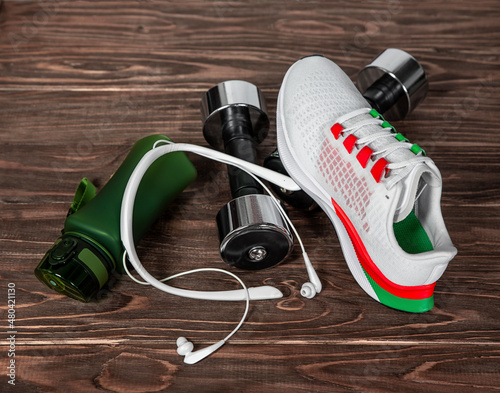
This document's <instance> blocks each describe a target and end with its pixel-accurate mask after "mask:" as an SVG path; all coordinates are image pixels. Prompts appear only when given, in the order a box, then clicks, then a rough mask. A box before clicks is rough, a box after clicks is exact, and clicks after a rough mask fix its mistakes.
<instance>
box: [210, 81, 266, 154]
mask: <svg viewBox="0 0 500 393" xmlns="http://www.w3.org/2000/svg"><path fill="white" fill-rule="evenodd" d="M230 106H244V107H247V108H248V111H249V113H250V120H251V122H252V130H253V132H254V134H253V138H254V139H255V142H256V143H257V144H259V143H261V142H262V141H263V140H264V138H265V137H266V136H267V133H268V131H269V118H268V117H267V115H266V101H265V99H264V96H263V95H262V92H261V91H260V90H259V89H258V88H257V86H255V85H253V84H251V83H249V82H245V81H240V80H231V81H225V82H221V83H219V84H218V85H216V86H214V87H212V88H211V89H210V90H208V91H207V92H206V93H205V94H203V97H202V100H201V114H202V118H203V123H204V126H203V135H204V136H205V139H206V141H207V142H208V143H209V144H210V146H212V147H214V148H216V149H218V150H221V151H224V143H223V141H222V138H221V125H222V121H221V111H223V110H225V109H226V108H228V107H230Z"/></svg>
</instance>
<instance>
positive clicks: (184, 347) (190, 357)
mask: <svg viewBox="0 0 500 393" xmlns="http://www.w3.org/2000/svg"><path fill="white" fill-rule="evenodd" d="M225 343H226V340H220V341H219V342H218V343H215V344H213V345H210V346H209V347H206V348H203V349H199V350H198V351H194V352H193V349H194V345H193V343H192V342H191V341H188V339H186V337H179V338H178V339H177V353H178V354H179V355H181V356H184V363H187V364H195V363H198V362H199V361H200V360H203V359H205V358H206V357H207V356H209V355H211V354H212V353H214V352H215V351H217V350H218V349H219V348H220V347H222V346H223V345H224V344H225Z"/></svg>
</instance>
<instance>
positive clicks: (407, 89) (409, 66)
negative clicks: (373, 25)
mask: <svg viewBox="0 0 500 393" xmlns="http://www.w3.org/2000/svg"><path fill="white" fill-rule="evenodd" d="M356 82H357V87H358V89H359V91H360V92H361V93H362V95H363V97H364V98H365V99H366V100H367V101H368V103H369V104H370V105H371V106H372V107H373V108H374V109H376V110H377V111H378V112H379V113H381V114H383V115H384V116H385V117H387V118H388V119H390V120H400V119H404V118H405V117H406V116H407V115H408V114H409V113H410V112H412V111H413V110H414V109H415V108H416V107H417V106H418V105H419V104H420V103H421V102H422V100H423V99H424V98H425V96H426V95H427V91H428V88H429V85H428V82H427V77H426V75H425V72H424V69H423V67H422V65H421V64H420V63H419V62H418V61H417V60H416V59H415V58H414V57H413V56H411V55H410V54H409V53H407V52H405V51H403V50H400V49H392V48H391V49H386V50H384V51H383V52H382V53H380V54H379V55H378V56H377V57H376V58H375V59H374V60H372V62H371V63H370V64H368V65H367V66H365V67H364V68H363V69H362V70H361V71H360V72H359V73H358V77H357V81H356ZM264 166H265V167H266V168H269V169H272V170H274V171H276V172H279V173H282V174H286V170H285V168H284V167H283V164H282V163H281V160H280V158H279V152H278V150H277V149H276V150H275V151H274V152H272V153H271V154H270V155H269V156H267V157H266V159H265V161H264ZM271 187H272V188H273V190H274V192H275V193H276V194H277V195H278V196H279V197H280V198H281V199H282V200H283V201H285V202H287V203H288V204H289V205H292V206H294V207H296V208H299V209H306V210H312V209H314V208H315V207H316V204H315V203H314V201H313V199H312V198H311V197H310V196H309V195H307V194H306V193H305V192H303V191H295V192H291V191H288V190H285V189H282V188H279V187H278V186H275V185H271Z"/></svg>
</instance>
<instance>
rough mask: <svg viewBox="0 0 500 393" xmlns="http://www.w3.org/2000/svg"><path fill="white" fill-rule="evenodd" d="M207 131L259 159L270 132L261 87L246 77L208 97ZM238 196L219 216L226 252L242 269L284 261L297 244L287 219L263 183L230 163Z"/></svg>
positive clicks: (210, 138)
mask: <svg viewBox="0 0 500 393" xmlns="http://www.w3.org/2000/svg"><path fill="white" fill-rule="evenodd" d="M201 112H202V119H203V123H204V126H203V135H204V137H205V139H206V141H207V142H208V143H209V144H210V145H211V146H212V147H214V148H216V149H218V150H222V151H225V152H226V153H227V154H230V155H232V156H234V157H238V158H241V159H244V160H246V161H249V162H252V163H256V162H257V155H256V149H255V148H256V145H257V144H259V143H261V142H262V141H263V140H264V138H265V137H266V136H267V133H268V131H269V118H268V117H267V114H266V104H265V100H264V96H263V95H262V93H261V91H260V90H259V89H258V88H257V87H256V86H255V85H253V84H251V83H249V82H245V81H238V80H232V81H226V82H222V83H219V84H218V85H216V86H214V87H213V88H211V89H210V90H208V91H207V92H206V93H205V94H204V95H203V97H202V103H201ZM228 175H229V183H230V187H231V194H232V197H233V200H231V201H230V202H229V203H227V204H226V205H225V206H223V207H222V209H221V210H220V211H219V213H218V214H217V217H216V221H217V227H218V231H219V240H220V248H219V251H220V255H221V258H222V260H223V261H224V262H226V263H228V264H229V265H231V266H236V267H238V268H242V269H248V270H257V269H264V268H268V267H271V266H274V265H277V264H278V263H280V262H282V261H283V260H284V259H285V258H286V257H287V256H288V254H289V253H290V252H291V250H292V247H293V237H292V235H291V232H290V229H289V227H288V225H287V223H286V222H285V221H284V220H283V218H282V216H281V214H280V212H279V210H278V209H277V207H276V205H275V204H274V202H273V200H272V198H271V197H270V196H269V195H264V194H263V190H262V187H261V185H260V184H259V183H258V182H257V181H256V180H255V179H254V178H253V177H251V176H250V175H248V174H247V173H246V172H244V171H242V170H240V169H238V168H236V167H233V166H228Z"/></svg>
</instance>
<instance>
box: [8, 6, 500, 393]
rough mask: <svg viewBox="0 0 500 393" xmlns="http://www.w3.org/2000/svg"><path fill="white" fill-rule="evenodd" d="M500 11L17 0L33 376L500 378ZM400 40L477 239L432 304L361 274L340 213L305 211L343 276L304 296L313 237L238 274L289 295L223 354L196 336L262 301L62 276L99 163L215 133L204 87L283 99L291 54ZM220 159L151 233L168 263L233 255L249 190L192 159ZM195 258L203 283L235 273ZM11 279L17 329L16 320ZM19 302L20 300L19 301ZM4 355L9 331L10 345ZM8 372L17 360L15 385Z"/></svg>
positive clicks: (23, 236) (253, 383) (316, 249)
mask: <svg viewBox="0 0 500 393" xmlns="http://www.w3.org/2000/svg"><path fill="white" fill-rule="evenodd" d="M498 20H500V8H499V7H498V2H497V1H495V0H479V1H475V2H470V1H465V0H458V1H453V2H451V1H441V2H435V1H430V0H424V1H420V2H402V1H389V0H387V1H385V0H379V1H374V2H368V3H367V2H362V1H352V2H351V1H339V2H325V1H312V0H311V1H295V2H288V1H269V2H267V1H266V2H263V1H251V2H240V1H207V2H201V1H192V2H160V1H120V2H115V1H102V2H82V1H76V2H73V1H55V0H54V1H50V0H47V1H43V2H42V1H39V2H35V1H23V2H21V1H19V2H18V1H5V2H4V5H3V8H2V10H1V11H0V53H1V56H0V141H1V144H0V277H1V281H0V288H1V290H0V292H2V293H5V294H6V293H7V284H8V283H10V282H14V283H15V284H16V289H17V292H16V295H17V299H16V300H17V307H16V317H17V321H16V325H17V330H18V334H17V336H16V338H17V341H16V362H17V363H16V364H17V365H18V369H17V375H16V377H17V385H16V386H15V387H9V388H11V389H10V390H12V391H14V390H16V391H19V392H68V391H73V392H92V391H106V392H158V391H169V392H186V391H196V392H222V391H224V392H225V391H230V392H232V391H238V392H259V393H266V392H273V393H275V392H284V391H289V390H292V389H294V390H296V391H299V392H302V391H303V392H348V391H358V392H402V391H404V392H428V391H439V392H454V393H455V392H475V391H480V392H498V389H499V387H500V372H499V370H500V321H499V318H498V315H500V264H499V263H498V261H499V258H500V240H499V239H500V196H499V195H500V176H499V175H498V173H499V172H500V154H499V153H498V152H499V147H500V132H499V131H498V124H499V122H500V114H499V112H498V107H499V104H500V89H499V86H500V67H499V65H500V59H499V56H500V49H499V48H500V46H499V44H500V32H499V30H498ZM386 47H398V48H401V49H405V50H407V51H409V52H410V53H412V54H413V55H414V56H415V57H417V59H418V60H419V61H421V62H422V64H423V65H424V67H425V69H426V71H427V74H428V76H429V83H430V92H429V95H428V97H427V98H426V100H425V101H424V102H423V103H422V104H421V106H420V107H419V108H418V109H417V110H416V111H415V112H414V113H413V114H411V115H410V116H409V117H408V118H407V119H405V120H404V121H400V122H397V123H395V126H396V127H397V128H398V131H401V132H402V133H404V134H405V135H406V136H407V137H409V138H410V139H411V140H412V141H414V142H416V143H418V144H419V145H420V146H422V147H423V148H425V149H426V151H427V152H428V153H429V155H430V156H431V157H432V158H433V159H434V161H435V162H436V163H437V165H438V167H439V168H440V171H441V173H442V175H443V182H444V189H443V196H442V209H443V215H444V217H445V220H446V223H447V227H448V229H449V232H450V235H451V237H452V239H453V241H454V243H455V245H456V246H457V248H458V250H459V253H458V255H457V257H456V258H455V259H454V260H453V261H452V263H451V264H450V266H449V268H448V269H447V271H446V272H445V274H444V276H443V277H442V279H440V280H439V282H438V284H437V286H436V297H435V301H436V307H435V308H434V309H433V310H432V311H430V312H428V313H425V314H408V313H402V312H398V311H395V310H392V309H389V308H386V307H384V306H382V305H380V304H378V303H376V302H374V301H372V300H370V299H369V298H368V296H367V295H366V294H365V293H364V292H363V291H362V290H361V289H360V288H359V286H358V285H357V284H356V282H355V281H354V279H353V277H352V276H351V274H350V272H349V270H348V268H347V265H346V264H345V262H344V259H343V256H342V252H341V250H340V246H339V244H338V241H337V238H336V235H335V233H334V231H333V228H332V226H331V224H330V222H329V221H328V219H327V218H326V217H325V216H324V214H323V213H321V212H312V213H305V212H300V211H297V210H294V209H290V216H291V218H292V219H293V220H294V222H295V224H296V226H297V228H298V229H299V232H300V234H301V236H302V238H303V239H304V241H305V245H306V247H307V249H308V253H309V255H310V257H311V259H312V260H313V263H314V264H315V266H317V268H318V273H319V275H320V277H321V279H322V282H323V285H324V291H323V292H322V293H321V295H320V296H318V297H316V298H315V299H314V300H312V301H306V300H304V299H303V298H301V296H300V294H299V290H300V286H301V284H302V282H303V279H304V268H303V264H302V260H301V257H300V252H299V250H298V249H295V251H294V252H293V254H292V255H291V257H290V258H289V259H287V261H286V262H285V263H284V264H283V265H281V266H279V267H276V268H274V269H270V270H266V271H258V272H238V273H240V275H241V278H242V279H243V280H244V281H245V282H246V283H247V284H248V285H250V286H257V285H260V284H263V283H266V284H269V285H276V286H278V287H279V288H280V289H282V290H284V291H285V292H286V293H287V294H288V295H287V296H286V297H285V298H283V299H280V300H276V301H263V302H255V303H254V304H252V307H251V311H250V314H249V316H248V319H247V322H246V323H245V325H243V328H242V329H241V331H240V332H238V334H237V335H235V336H234V337H233V338H232V339H231V340H230V343H229V344H228V345H226V346H225V347H223V348H222V349H221V350H220V351H218V352H217V353H216V354H214V355H213V357H211V358H210V360H207V361H205V362H202V363H200V364H199V365H197V366H194V367H193V366H186V365H184V364H183V363H182V359H181V358H180V357H179V356H178V355H177V354H176V353H175V340H176V338H177V337H179V336H180V335H185V336H186V337H188V338H190V339H192V340H193V341H194V343H195V345H196V347H197V348H200V347H203V346H207V345H210V344H211V343H213V342H215V341H218V340H220V339H221V338H222V337H224V335H225V334H227V333H229V332H230V331H231V330H232V329H233V327H234V326H235V324H236V323H237V322H238V319H239V317H240V312H243V309H242V305H240V304H229V303H222V304H219V303H213V302H200V301H194V300H189V299H180V298H176V297H172V296H169V295H163V294H161V293H158V292H157V291H155V290H153V289H151V288H144V287H141V286H138V285H136V284H134V283H133V282H131V281H130V280H128V279H125V278H118V279H116V280H114V282H113V285H112V286H111V288H110V290H109V291H106V293H105V294H104V295H103V298H102V299H101V300H100V301H99V302H94V303H90V304H80V303H77V302H74V301H72V300H70V299H67V298H65V297H61V296H59V295H57V294H56V293H55V292H50V291H49V290H48V289H46V288H45V287H44V286H42V285H41V284H40V283H39V282H38V281H37V280H36V278H35V277H34V275H33V269H34V267H35V266H36V265H37V263H38V261H39V260H40V258H41V257H42V255H43V254H44V252H45V251H46V250H47V249H48V247H50V246H51V245H52V243H53V242H54V240H55V239H56V238H57V236H58V235H59V231H60V229H61V226H62V223H63V221H64V217H65V214H66V211H67V209H68V206H69V204H70V202H71V199H72V195H73V193H74V189H75V186H76V184H77V183H78V181H79V180H80V179H81V178H82V177H84V176H88V177H89V178H90V179H91V180H92V181H93V182H95V183H96V184H97V185H98V186H103V185H104V184H105V183H106V181H107V179H108V178H109V176H110V175H111V174H112V173H113V172H114V171H115V170H116V168H117V167H118V166H119V165H120V163H121V161H122V160H123V159H124V157H125V156H126V154H127V152H128V150H129V149H130V147H131V145H132V144H133V143H134V142H135V141H136V140H138V139H139V138H140V137H142V136H145V135H148V134H152V133H164V134H167V135H168V136H170V137H172V138H173V139H174V140H176V141H183V142H188V143H196V144H200V145H204V146H206V145H207V143H206V142H205V141H204V139H203V136H202V133H201V126H202V124H201V119H200V110H199V105H200V97H201V94H202V93H203V92H204V91H205V90H206V89H208V88H210V87H211V86H213V85H214V84H216V83H218V82H220V81H223V80H228V79H243V80H248V81H250V82H253V83H255V84H256V85H258V86H259V87H260V88H261V89H262V90H263V92H264V94H265V96H266V99H267V103H268V111H269V114H270V118H271V132H270V134H269V136H268V138H267V139H266V140H265V141H264V142H263V143H262V144H261V145H260V146H259V152H258V154H259V157H260V160H261V161H262V160H263V159H264V157H265V156H266V155H267V154H268V153H269V152H271V151H272V150H273V148H274V145H275V132H274V126H275V122H274V114H275V111H276V104H275V103H276V99H277V94H278V89H279V86H280V84H281V80H282V78H283V75H284V73H285V72H286V70H287V69H288V67H289V66H290V65H291V64H292V63H293V62H294V61H295V60H297V59H298V58H300V57H302V56H304V55H307V54H311V53H323V54H324V55H326V56H327V57H329V58H331V59H333V60H334V61H336V62H337V63H338V64H339V65H340V66H341V67H342V68H343V69H344V70H345V71H346V72H347V73H348V74H349V75H350V76H352V77H353V78H354V77H355V75H356V73H357V70H359V69H360V68H361V67H362V66H363V65H364V64H366V63H367V62H369V61H370V60H371V59H372V58H373V57H375V56H376V55H377V54H378V53H379V52H381V51H382V50H383V49H385V48H386ZM191 158H192V160H193V162H194V164H195V165H196V167H197V169H198V171H199V176H198V179H197V180H196V182H195V183H193V184H192V185H191V186H190V187H189V188H188V189H187V190H186V191H185V192H184V193H183V194H182V195H181V196H180V198H179V199H178V200H177V202H176V203H175V204H172V205H171V206H170V207H169V209H168V211H167V213H166V214H165V215H164V216H162V217H161V219H160V220H159V221H158V222H157V223H156V224H155V225H154V227H153V228H152V231H151V232H150V233H149V234H148V235H147V236H146V238H145V239H144V240H143V241H142V242H141V245H140V247H139V252H140V253H141V256H143V260H144V261H145V264H146V267H147V268H148V269H150V270H151V272H152V273H153V274H155V275H157V276H163V275H165V274H170V273H175V272H179V271H183V270H186V269H190V268H197V267H207V266H212V267H222V268H223V267H224V266H223V264H222V262H220V261H219V255H218V252H217V245H218V240H217V234H216V230H215V222H214V217H215V215H216V214H217V212H218V210H219V209H220V207H221V206H222V205H223V204H225V203H226V202H228V200H229V198H230V195H229V190H228V186H227V175H226V168H225V167H224V166H223V165H219V164H215V163H211V164H210V165H207V163H206V161H205V160H203V159H201V158H199V157H194V156H193V157H191ZM208 277H210V278H211V279H208V278H204V279H203V280H200V279H199V278H198V277H186V278H182V279H178V280H177V284H178V285H180V286H185V287H187V288H193V287H197V288H200V289H207V290H208V289H215V288H217V289H221V288H227V289H233V288H237V285H236V283H235V282H233V281H232V280H227V279H226V278H225V277H221V276H220V275H217V274H213V275H208ZM6 299H7V296H6V295H5V296H4V300H2V299H1V297H0V308H1V309H2V320H3V321H5V322H4V323H3V324H0V326H4V327H3V328H0V333H1V332H2V331H3V333H1V335H3V336H4V337H5V338H7V337H8V335H7V333H6V332H7V330H8V329H7V322H6V319H7V318H6V310H7V301H6ZM4 311H5V312H4ZM0 344H2V345H0V351H2V354H1V356H0V358H1V359H2V362H1V365H2V367H3V365H6V364H7V360H8V359H7V357H6V356H5V355H6V354H7V350H8V342H7V341H6V340H2V341H1V342H0ZM6 385H7V377H6V376H3V377H2V378H0V390H1V391H4V389H5V386H6Z"/></svg>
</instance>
